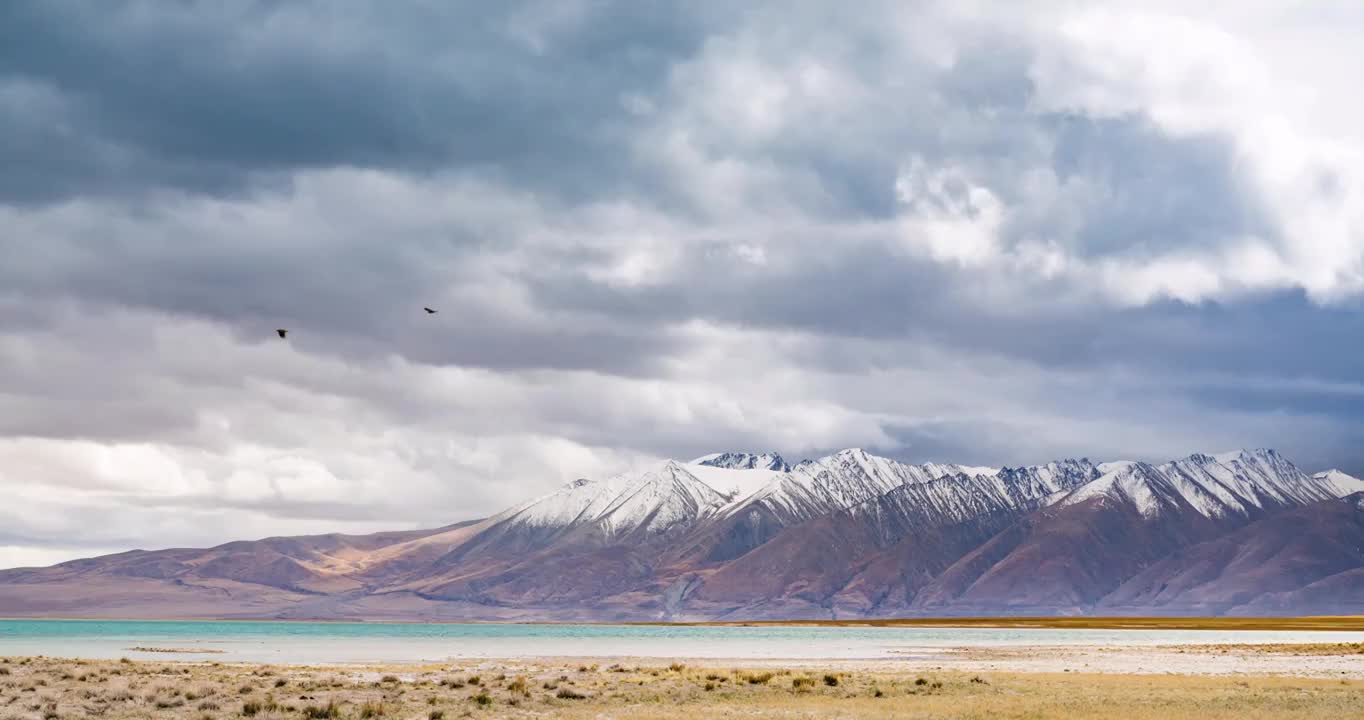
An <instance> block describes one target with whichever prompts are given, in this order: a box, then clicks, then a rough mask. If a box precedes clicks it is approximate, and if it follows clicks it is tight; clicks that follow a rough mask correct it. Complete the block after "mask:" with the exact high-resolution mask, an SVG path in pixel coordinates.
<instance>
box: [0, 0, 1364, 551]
mask: <svg viewBox="0 0 1364 720" xmlns="http://www.w3.org/2000/svg"><path fill="white" fill-rule="evenodd" d="M1334 12H1336V13H1338V16H1332V17H1326V18H1318V17H1314V16H1313V15H1312V14H1310V13H1303V12H1298V11H1292V10H1285V9H1283V8H1281V7H1278V6H1277V5H1275V4H1263V5H1261V4H1250V5H1242V4H1238V5H1236V6H1234V7H1233V6H1231V5H1225V4H1213V5H1210V6H1208V8H1207V9H1205V10H1201V11H1198V12H1197V13H1195V12H1193V11H1190V10H1187V9H1185V8H1181V7H1176V6H1174V5H1172V4H1166V3H1141V4H1119V5H1114V6H1106V7H1105V8H1102V9H1092V8H1091V9H1084V8H1080V9H1077V8H1075V7H1074V6H1072V5H1070V4H1066V3H1051V2H1035V3H1023V4H1018V5H1017V6H1011V7H1010V8H1007V9H998V8H992V9H990V11H989V12H983V11H979V10H978V9H976V8H973V7H972V6H970V5H966V4H959V3H917V4H905V3H872V4H868V5H866V6H865V7H864V11H863V12H859V13H848V12H846V10H845V9H844V8H840V7H837V6H833V5H827V4H806V5H802V6H799V7H794V6H791V5H789V4H786V3H748V4H744V5H742V6H733V5H732V4H724V3H692V4H688V5H686V6H676V5H671V4H663V3H622V2H568V3H562V2H556V3H541V2H523V3H506V4H500V5H498V6H496V7H493V6H488V7H479V8H470V7H449V8H447V7H444V6H439V5H421V4H418V5H413V6H406V7H403V8H388V7H385V10H384V11H383V12H378V11H377V10H376V9H375V8H374V7H371V6H369V5H367V4H362V3H340V4H333V3H328V4H326V5H323V4H321V3H291V4H287V5H282V4H278V3H267V2H260V3H244V4H235V5H231V6H217V5H210V4H201V3H189V4H178V5H175V6H173V7H168V6H164V5H161V4H153V3H145V2H134V1H128V2H111V3H107V4H102V5H99V6H91V5H88V4H81V3H68V2H27V1H21V2H12V3H5V4H3V6H0V168H3V169H0V227H3V228H4V229H5V230H4V232H3V233H0V257H4V258H5V261H4V262H3V263H0V378H3V381H0V382H2V383H3V384H0V490H3V491H4V492H6V493H7V494H8V496H10V497H15V498H20V499H22V501H23V502H22V503H13V504H11V506H10V510H7V511H0V520H3V522H2V523H0V525H4V526H5V527H6V528H7V530H6V531H5V533H4V534H3V535H0V548H3V549H2V550H0V553H2V554H0V558H2V559H0V562H8V563H15V562H28V561H29V560H27V559H26V558H28V559H32V560H33V561H43V562H46V561H50V560H52V559H54V558H59V557H65V556H67V555H75V554H86V553H87V552H96V551H104V550H109V549H117V548H124V547H131V546H161V545H186V544H205V543H214V542H221V541H226V540H230V539H236V538H240V537H250V536H256V535H265V534H285V533H299V532H319V531H333V530H343V531H353V532H362V531H368V530H371V529H379V528H401V527H416V526H434V525H440V524H444V523H447V522H454V521H458V520H463V519H467V518H470V517H477V516H481V515H486V514H488V513H491V512H495V511H497V510H499V509H501V508H502V507H504V506H506V505H508V504H510V503H512V502H515V501H518V500H521V499H523V498H525V497H527V496H530V495H533V494H535V493H539V492H547V491H549V490H551V489H552V488H553V487H555V485H556V484H558V483H561V482H565V481H568V480H572V479H574V478H576V477H581V476H600V475H604V474H609V473H613V472H618V471H621V470H623V469H625V468H628V467H631V466H636V465H638V464H640V463H643V462H647V461H651V460H653V459H656V458H660V457H665V456H671V457H691V456H695V455H698V454H701V453H703V452H709V451H715V450H721V449H768V448H771V449H776V450H779V451H781V452H783V453H785V454H788V455H791V456H796V457H799V456H802V455H811V454H817V453H820V452H824V451H827V450H832V449H838V448H841V447H847V446H864V447H868V448H872V449H876V450H879V451H881V452H885V453H888V454H892V455H896V456H898V457H903V458H906V459H912V460H930V459H931V460H957V461H961V462H967V463H997V464H1006V463H1009V464H1018V463H1024V462H1041V461H1045V460H1048V459H1051V458H1053V457H1056V456H1060V455H1079V454H1085V455H1089V456H1090V457H1091V458H1094V459H1110V458H1114V457H1132V458H1139V459H1167V458H1169V457H1174V456H1178V455H1181V454H1185V453H1188V452H1192V451H1195V450H1201V451H1217V450H1222V449H1227V448H1231V447H1238V446H1256V445H1272V446H1275V447H1278V448H1279V449H1280V450H1282V451H1284V452H1285V453H1286V454H1288V455H1289V456H1290V457H1293V458H1294V459H1296V460H1298V461H1299V462H1301V463H1302V464H1303V465H1304V466H1306V467H1309V468H1311V469H1318V468H1321V467H1325V466H1329V465H1340V466H1342V467H1343V468H1344V469H1346V470H1347V471H1352V472H1354V473H1356V474H1359V473H1361V472H1364V456H1361V454H1360V451H1359V450H1358V448H1360V447H1364V443H1362V442H1361V440H1364V437H1361V430H1360V429H1359V428H1361V427H1364V424H1361V422H1360V421H1361V420H1362V419H1364V417H1361V412H1360V410H1359V409H1358V403H1357V402H1355V401H1357V399H1358V395H1359V390H1358V378H1359V377H1361V376H1364V353H1361V352H1360V347H1361V346H1360V341H1359V338H1361V337H1364V313H1361V312H1360V309H1361V307H1364V306H1361V304H1360V303H1361V294H1362V293H1364V204H1362V203H1361V200H1360V197H1361V183H1364V175H1361V171H1360V169H1359V168H1361V167H1364V163H1361V162H1359V160H1360V154H1361V153H1364V137H1361V136H1360V135H1359V131H1358V128H1359V127H1361V126H1364V123H1361V122H1358V121H1364V103H1360V102H1359V101H1358V100H1357V99H1356V93H1354V91H1353V84H1352V83H1353V78H1352V76H1351V74H1350V73H1349V72H1348V71H1346V70H1344V69H1342V68H1343V67H1344V66H1345V65H1348V63H1345V64H1342V63H1341V62H1340V60H1339V59H1340V58H1342V57H1344V58H1348V57H1354V56H1356V55H1358V52H1357V51H1356V50H1355V49H1354V44H1353V41H1352V39H1351V37H1352V36H1351V34H1350V33H1348V32H1343V31H1342V28H1351V27H1353V28H1358V27H1359V25H1360V23H1361V22H1362V21H1364V18H1362V17H1359V16H1358V13H1357V12H1355V11H1352V10H1347V9H1343V8H1342V9H1338V10H1335V11H1334ZM1117 28H1121V32H1116V31H1115V29H1117ZM422 306H431V307H437V308H439V309H440V313H439V314H437V315H430V316H428V315H426V314H425V313H422V312H421V311H420V308H421V307H422ZM276 327H287V328H290V329H291V333H290V335H289V339H288V340H287V341H280V340H279V339H278V338H276V337H275V336H274V329H275V328H276ZM96 519H99V522H95V520H96Z"/></svg>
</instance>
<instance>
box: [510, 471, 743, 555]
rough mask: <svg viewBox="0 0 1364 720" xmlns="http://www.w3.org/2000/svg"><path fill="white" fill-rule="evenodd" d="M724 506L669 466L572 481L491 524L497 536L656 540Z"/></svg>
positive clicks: (706, 488) (696, 481) (701, 485)
mask: <svg viewBox="0 0 1364 720" xmlns="http://www.w3.org/2000/svg"><path fill="white" fill-rule="evenodd" d="M726 502H728V498H727V497H726V496H725V495H724V494H722V493H721V492H719V491H717V490H716V489H714V488H712V487H711V486H710V485H708V484H706V483H705V482H702V481H701V480H700V479H699V478H697V477H696V476H695V475H694V474H692V473H691V472H688V470H687V467H686V466H684V465H683V464H681V463H678V462H676V461H673V460H669V461H667V462H664V463H662V464H661V465H656V466H653V467H651V468H649V469H646V470H644V471H642V472H634V473H624V474H621V475H617V476H615V477H611V478H607V479H605V480H585V479H580V480H574V481H573V482H570V483H568V484H566V485H564V486H563V487H561V488H560V489H559V490H557V491H555V492H552V493H550V494H548V495H545V496H542V497H540V498H537V499H535V500H532V501H531V502H529V503H526V504H524V505H520V506H518V507H515V508H512V509H511V510H508V511H506V512H504V513H502V514H500V515H498V516H495V517H494V518H493V520H494V521H495V523H496V526H497V527H498V530H499V532H503V533H505V532H507V531H509V530H512V531H515V530H516V529H518V528H519V529H522V530H527V531H535V532H536V534H537V535H539V536H542V537H548V536H549V535H550V534H553V535H554V536H558V535H559V534H561V533H562V532H564V531H567V530H570V529H573V528H579V527H595V528H597V529H598V530H600V531H601V532H603V533H605V534H606V535H607V536H612V537H614V536H619V535H623V534H627V533H629V532H632V531H634V530H637V529H642V530H643V531H644V532H645V533H646V534H653V533H656V532H662V531H665V530H667V529H668V528H671V527H673V526H674V525H676V524H678V523H681V522H689V521H692V520H696V519H697V518H699V517H702V516H704V515H706V514H709V513H713V512H714V511H715V510H717V509H718V508H720V507H721V506H723V505H724V504H725V503H726Z"/></svg>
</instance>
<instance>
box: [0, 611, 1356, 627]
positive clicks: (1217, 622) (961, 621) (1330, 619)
mask: <svg viewBox="0 0 1364 720" xmlns="http://www.w3.org/2000/svg"><path fill="white" fill-rule="evenodd" d="M0 621H6V622H27V621H31V622H92V623H93V622H128V623H134V622H136V623H272V624H298V625H311V624H342V625H347V624H354V625H520V626H543V625H557V626H584V627H848V628H915V627H922V628H995V629H1019V630H1026V629H1059V630H1297V631H1313V630H1320V631H1364V615H1316V616H1313V615H1308V616H1296V617H1222V616H1207V617H1193V616H1187V617H1186V616H1131V617H1124V616H1093V617H1091V616H1060V617H1049V616H1018V617H1011V616H991V617H946V618H938V617H934V618H885V619H882V618H868V619H848V620H732V621H726V620H704V621H679V622H667V621H616V622H583V621H579V622H559V621H539V620H388V619H382V620H367V619H352V618H321V619H280V618H223V619H214V618H208V619H206V618H174V617H163V618H107V617H63V616H43V617H0Z"/></svg>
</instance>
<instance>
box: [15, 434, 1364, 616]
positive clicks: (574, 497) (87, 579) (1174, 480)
mask: <svg viewBox="0 0 1364 720" xmlns="http://www.w3.org/2000/svg"><path fill="white" fill-rule="evenodd" d="M1361 607H1364V481H1360V480H1359V479H1357V478H1354V477H1351V476H1349V475H1346V474H1345V473H1342V472H1339V471H1334V470H1332V471H1327V472H1322V473H1317V474H1309V473H1307V472H1304V471H1302V470H1300V469H1299V468H1298V467H1296V466H1295V465H1294V464H1293V463H1291V462H1289V461H1288V460H1287V459H1285V458H1283V457H1282V456H1280V455H1279V454H1278V453H1277V452H1275V451H1273V450H1264V449H1261V450H1245V451H1238V452H1231V453H1223V454H1218V455H1204V454H1195V455H1191V456H1189V457H1186V458H1183V459H1180V460H1174V461H1171V462H1167V463H1164V464H1160V465H1155V464H1149V463H1144V462H1103V463H1097V464H1096V463H1093V462H1091V461H1090V460H1088V459H1084V458H1081V459H1067V460H1058V461H1055V462H1051V463H1047V464H1045V465H1036V466H1027V467H1003V468H990V467H970V466H963V465H954V464H924V465H913V464H907V463H902V462H897V461H895V460H891V459H887V458H884V457H878V456H875V455H872V454H869V453H867V452H865V451H863V450H859V449H850V450H843V451H841V452H838V453H835V454H832V455H829V456H826V457H822V458H818V459H814V460H805V461H802V462H799V463H797V464H795V465H791V464H788V463H787V462H786V460H784V459H783V458H782V457H781V456H779V455H777V454H776V453H766V454H761V455H759V454H749V453H736V452H727V453H719V454H715V455H707V456H705V457H701V458H697V459H695V460H692V461H689V462H679V461H673V460H669V461H666V462H661V463H658V464H656V465H653V466H650V467H647V468H645V469H643V470H640V471H636V472H631V473H626V474H623V475H619V476H615V477H611V478H606V479H601V480H588V479H580V480H575V481H573V482H570V483H568V484H566V485H564V486H563V487H561V488H559V489H558V490H556V491H554V492H552V493H550V494H548V495H545V496H543V497H539V498H536V499H533V500H530V501H528V502H525V503H522V504H520V505H517V506H515V507H512V508H509V509H507V510H504V511H503V512H500V513H498V514H496V515H493V516H491V517H487V518H482V519H478V520H469V521H466V522H461V523H457V524H453V525H448V526H445V527H441V528H436V529H432V530H416V531H401V532H387V533H378V534H373V535H363V536H356V535H317V536H306V537H275V538H267V539H264V540H256V541H241V542H232V543H227V544H225V545H220V546H218V547H213V548H208V549H187V548H181V549H169V550H156V551H145V550H133V551H130V552H125V553H119V554H116V555H107V556H103V557H97V558H91V559H84V560H74V561H71V562H66V563H61V564H59V565H55V566H52V567H47V568H20V569H13V570H5V571H0V616H9V617H17V616H49V617H55V616H63V617H126V618H186V619H189V618H224V619H244V618H280V619H371V620H397V619H406V620H544V621H554V620H557V621H625V620H633V621H650V620H670V621H689V620H753V619H839V618H867V617H915V616H961V615H1056V614H1067V615H1074V614H1096V615H1138V614H1139V615H1301V614H1351V613H1358V612H1359V609H1360V608H1361Z"/></svg>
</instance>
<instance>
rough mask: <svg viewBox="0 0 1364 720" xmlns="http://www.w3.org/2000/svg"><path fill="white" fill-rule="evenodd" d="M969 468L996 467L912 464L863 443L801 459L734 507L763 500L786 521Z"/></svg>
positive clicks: (843, 507) (987, 470)
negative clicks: (868, 448) (870, 450)
mask: <svg viewBox="0 0 1364 720" xmlns="http://www.w3.org/2000/svg"><path fill="white" fill-rule="evenodd" d="M968 470H969V471H971V472H972V473H974V474H977V475H979V474H991V473H994V472H996V471H995V470H994V469H993V468H969V469H968V468H965V467H964V466H961V465H953V464H937V463H928V464H924V465H910V464H907V463H902V462H898V461H895V460H891V459H889V458H884V457H879V456H877V455H872V454H871V453H868V452H867V451H865V450H863V449H861V448H850V449H847V450H841V451H839V452H836V453H834V454H833V455H828V456H826V457H822V458H818V459H816V460H807V461H804V462H801V463H800V464H798V465H796V466H795V467H794V468H793V469H792V470H791V472H790V473H787V474H784V475H779V476H777V478H776V479H775V480H774V481H773V482H772V483H770V484H768V485H767V486H766V487H764V488H762V489H761V490H759V491H758V492H755V493H754V494H753V495H752V496H750V497H749V498H748V499H747V500H746V502H744V503H740V504H739V505H737V506H735V507H733V508H732V511H734V512H739V511H743V510H744V508H746V507H747V506H748V505H750V504H752V503H761V504H763V505H765V506H766V507H767V508H769V509H770V510H773V511H774V512H776V513H777V514H778V515H779V516H781V517H783V518H786V519H787V521H788V522H799V521H802V520H805V519H809V518H812V517H815V516H818V515H823V514H826V513H831V512H837V511H840V510H846V509H848V508H851V507H852V506H854V505H857V504H859V503H864V502H867V501H869V500H872V499H874V498H877V497H880V496H882V495H884V494H886V493H887V492H890V491H891V490H893V489H895V488H897V487H900V486H902V485H906V484H922V483H927V482H931V481H934V480H937V479H938V478H941V477H944V476H948V475H957V474H961V473H966V472H967V471H968Z"/></svg>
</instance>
